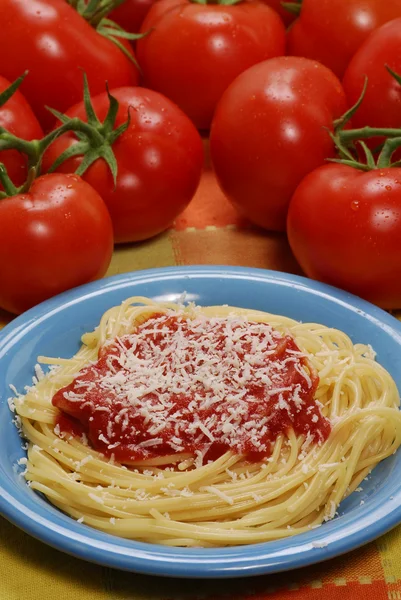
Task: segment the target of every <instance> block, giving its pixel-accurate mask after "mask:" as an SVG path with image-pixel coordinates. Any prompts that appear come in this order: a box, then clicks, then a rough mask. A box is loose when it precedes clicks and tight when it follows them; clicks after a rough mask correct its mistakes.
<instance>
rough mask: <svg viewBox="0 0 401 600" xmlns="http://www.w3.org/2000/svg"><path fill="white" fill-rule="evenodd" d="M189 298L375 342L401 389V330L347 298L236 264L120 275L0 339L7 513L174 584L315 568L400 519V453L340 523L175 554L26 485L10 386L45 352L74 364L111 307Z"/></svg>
mask: <svg viewBox="0 0 401 600" xmlns="http://www.w3.org/2000/svg"><path fill="white" fill-rule="evenodd" d="M184 291H186V292H187V297H188V299H190V300H193V301H195V302H197V303H199V304H203V305H208V304H231V305H235V306H242V307H247V308H254V309H260V310H264V311H268V312H273V313H278V314H282V315H286V316H288V317H292V318H294V319H297V320H300V321H314V322H318V323H324V324H325V325H328V326H332V327H337V328H339V329H342V330H344V331H345V332H346V333H347V334H348V335H350V336H351V338H352V339H353V340H354V342H362V343H370V344H371V345H372V346H373V347H374V349H375V350H376V352H377V359H378V361H379V362H380V363H381V364H382V365H383V366H384V367H385V368H386V369H388V371H390V373H391V375H392V376H393V377H394V379H395V381H396V383H397V386H398V389H399V390H401V323H399V322H398V321H397V320H396V319H394V318H393V317H391V316H390V315H388V314H387V313H385V312H384V311H382V310H380V309H378V308H376V307H374V306H372V305H371V304H369V303H367V302H364V301H363V300H360V299H359V298H356V297H355V296H352V295H350V294H347V293H346V292H342V291H340V290H337V289H335V288H332V287H329V286H327V285H323V284H320V283H316V282H312V281H310V280H308V279H305V278H303V277H297V276H293V275H287V274H283V273H278V272H270V271H263V270H259V269H245V268H235V267H188V268H187V267H178V268H168V269H157V270H149V271H141V272H135V273H129V274H125V275H119V276H116V277H111V278H109V279H104V280H101V281H98V282H95V283H91V284H89V285H85V286H82V287H80V288H77V289H74V290H71V291H69V292H66V293H64V294H62V295H61V296H58V297H56V298H52V299H51V300H48V301H47V302H44V303H43V304H41V305H39V306H37V307H35V308H33V309H31V310H29V311H28V312H26V313H25V314H23V315H21V316H20V317H18V318H17V319H16V320H14V321H13V322H12V323H11V324H9V325H8V326H7V327H5V329H4V330H3V332H2V333H1V335H0V361H1V362H0V364H1V367H2V377H1V382H0V399H1V400H0V512H1V514H3V515H4V516H5V517H6V518H7V519H9V520H10V521H11V522H12V523H14V524H15V525H17V526H18V527H20V528H22V529H23V530H25V531H26V532H27V533H29V534H31V535H33V536H34V537H36V538H38V539H40V540H42V541H43V542H45V543H47V544H50V545H51V546H53V547H55V548H58V549H59V550H62V551H64V552H68V553H70V554H72V555H74V556H77V557H79V558H83V559H85V560H88V561H92V562H95V563H99V564H102V565H107V566H110V567H115V568H119V569H125V570H128V571H135V572H139V573H147V574H155V575H166V576H172V577H173V576H174V577H210V578H212V577H237V576H238V577H239V576H241V577H243V576H249V575H259V574H262V573H274V572H277V571H283V570H287V569H293V568H297V567H302V566H305V565H310V564H313V563H316V562H319V561H322V560H326V559H328V558H331V557H334V556H337V555H339V554H342V553H344V552H348V551H349V550H352V549H354V548H356V547H358V546H361V545H362V544H365V543H366V542H369V541H370V540H373V539H374V538H376V537H378V536H380V535H382V534H383V533H384V532H386V531H388V530H389V529H391V528H392V527H394V526H395V525H397V524H398V523H399V522H400V521H401V452H398V453H397V454H395V455H394V456H391V457H390V458H389V459H387V460H385V461H384V462H383V463H381V464H380V465H379V466H378V467H377V468H376V469H375V470H374V471H373V473H372V474H371V476H370V477H369V479H368V481H364V482H363V492H361V493H354V494H352V495H351V496H350V497H349V498H348V499H347V500H346V501H344V502H343V503H342V505H341V507H340V508H341V510H340V516H339V517H338V518H336V519H335V520H333V521H331V522H329V523H325V524H324V525H323V526H322V527H320V528H318V529H315V530H312V531H310V532H308V533H304V534H300V535H297V536H295V537H292V538H288V539H286V540H280V541H274V542H268V543H263V544H255V545H252V546H237V547H234V548H221V549H179V548H178V549H177V548H164V547H162V546H157V545H152V544H146V543H141V542H134V541H129V540H125V539H121V538H117V537H113V536H111V535H108V534H105V533H102V532H100V531H96V530H94V529H91V528H89V527H87V526H86V525H84V524H79V523H77V522H76V521H74V520H73V519H71V518H69V517H67V516H66V515H64V514H62V513H61V512H60V511H58V510H57V509H56V508H54V507H52V506H51V505H50V504H48V503H47V502H46V500H45V499H44V498H42V497H41V496H40V495H38V494H36V493H34V492H33V491H32V490H31V489H30V488H29V487H28V486H27V485H26V483H25V480H24V479H23V477H22V476H21V474H20V471H21V468H22V467H18V466H17V461H18V459H19V458H21V457H22V456H24V451H23V450H22V449H21V440H20V438H19V436H18V434H17V431H16V429H15V427H14V425H13V424H12V416H11V414H10V412H9V409H8V405H7V398H8V397H9V396H10V395H11V394H10V391H9V387H8V386H9V384H10V383H12V384H14V385H15V386H16V387H17V389H19V390H22V389H23V387H24V385H27V384H29V383H30V382H31V378H32V375H33V366H34V364H35V362H36V358H37V356H38V355H39V354H42V355H43V354H44V355H47V356H63V357H69V356H71V355H72V354H74V352H75V351H76V350H78V348H79V345H80V336H81V335H82V333H83V332H84V331H88V330H91V329H92V328H93V327H94V326H95V325H96V324H97V323H98V321H99V319H100V317H101V315H102V314H103V313H104V311H105V310H106V309H108V308H109V307H111V306H113V305H116V304H119V303H120V302H121V301H122V300H124V299H125V298H127V297H129V296H133V295H141V296H149V297H151V298H154V299H157V300H164V301H166V300H172V301H174V300H176V299H177V298H178V296H179V295H180V294H181V293H182V292H184Z"/></svg>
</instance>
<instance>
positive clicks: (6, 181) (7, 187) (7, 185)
mask: <svg viewBox="0 0 401 600" xmlns="http://www.w3.org/2000/svg"><path fill="white" fill-rule="evenodd" d="M0 182H1V184H2V186H3V188H4V192H0V199H3V198H8V197H9V196H15V194H18V188H17V187H15V185H14V184H13V182H12V181H11V179H10V178H9V176H8V173H7V169H6V167H5V166H4V165H3V163H0Z"/></svg>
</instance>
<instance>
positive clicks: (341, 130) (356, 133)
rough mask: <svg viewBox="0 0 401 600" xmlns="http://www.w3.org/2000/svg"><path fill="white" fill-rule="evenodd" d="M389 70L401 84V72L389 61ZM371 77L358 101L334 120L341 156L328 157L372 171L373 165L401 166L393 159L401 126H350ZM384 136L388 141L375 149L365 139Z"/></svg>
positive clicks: (400, 137)
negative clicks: (359, 150) (397, 71)
mask: <svg viewBox="0 0 401 600" xmlns="http://www.w3.org/2000/svg"><path fill="white" fill-rule="evenodd" d="M386 69H387V71H388V72H389V73H390V75H392V76H393V77H394V79H396V81H397V82H398V83H399V84H400V85H401V76H400V75H398V74H397V73H395V72H394V71H393V70H392V69H390V67H388V66H387V65H386ZM367 86H368V80H367V78H366V79H365V83H364V86H363V90H362V93H361V95H360V97H359V99H358V100H357V102H356V103H355V104H354V106H352V107H351V108H350V109H349V110H348V111H347V112H346V113H345V114H344V115H343V116H342V117H340V118H339V119H337V120H336V121H335V122H334V132H331V131H329V135H330V136H331V138H332V140H333V142H334V144H335V146H336V148H337V150H338V152H339V158H333V159H328V160H329V161H330V162H337V163H340V164H344V165H348V166H350V167H354V168H355V169H359V170H361V171H371V170H373V169H384V168H389V167H399V166H401V161H400V160H397V161H394V162H392V157H393V154H394V153H395V151H396V150H398V148H400V147H401V129H394V128H386V127H369V126H368V125H366V126H365V127H360V128H358V129H346V126H347V125H348V123H349V122H350V121H351V119H352V117H353V115H354V114H355V113H356V112H357V110H358V109H359V107H360V105H361V104H362V102H363V99H364V97H365V94H366V89H367ZM377 137H381V138H384V141H383V142H382V143H381V144H380V145H379V146H377V148H374V150H373V151H372V150H371V149H370V148H369V147H368V146H367V144H366V143H365V141H364V140H365V139H371V138H377ZM357 144H358V145H359V147H360V148H361V149H362V150H363V153H364V158H365V161H362V160H359V158H358V149H357Z"/></svg>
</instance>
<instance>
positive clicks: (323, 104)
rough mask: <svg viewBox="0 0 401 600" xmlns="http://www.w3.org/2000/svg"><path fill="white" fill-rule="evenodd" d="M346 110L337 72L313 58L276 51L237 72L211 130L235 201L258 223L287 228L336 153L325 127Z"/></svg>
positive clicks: (219, 171)
mask: <svg viewBox="0 0 401 600" xmlns="http://www.w3.org/2000/svg"><path fill="white" fill-rule="evenodd" d="M345 110H346V103H345V94H344V91H343V89H342V87H341V84H340V82H339V81H338V79H337V77H335V75H333V73H332V72H331V71H329V69H327V68H326V67H324V66H323V65H320V64H319V63H317V62H315V61H311V60H308V59H306V58H296V57H295V58H294V57H281V58H274V59H271V60H267V61H265V62H263V63H260V64H259V65H255V66H254V67H251V68H250V69H248V70H247V71H245V73H242V75H240V76H239V77H237V79H236V80H235V81H234V83H232V84H231V85H230V87H229V88H228V89H227V91H226V92H225V94H224V95H223V97H222V99H221V101H220V102H219V104H218V106H217V110H216V114H215V117H214V119H213V124H212V129H211V137H210V150H211V157H212V162H213V165H214V169H215V172H216V175H217V179H218V181H219V183H220V185H221V187H222V189H223V191H224V192H225V193H226V195H227V196H228V198H229V199H230V200H231V202H232V203H233V204H234V206H236V207H237V208H238V210H239V211H240V212H241V213H242V214H244V215H245V216H246V217H247V218H248V219H249V220H251V221H252V222H254V223H256V224H257V225H260V226H261V227H265V228H266V229H273V230H278V231H284V230H285V221H286V215H287V207H288V204H289V201H290V199H291V196H292V194H293V193H294V191H295V189H296V187H297V185H298V184H299V182H300V181H301V179H302V178H303V177H304V176H305V175H306V174H307V173H309V172H310V171H312V170H313V169H315V168H316V167H318V166H320V165H321V164H323V163H324V161H325V159H326V158H330V157H332V156H334V155H335V149H334V145H333V142H332V141H331V139H330V136H329V135H328V132H327V131H326V129H325V128H330V129H332V128H333V119H336V118H338V117H340V116H341V114H342V113H343V112H344V111H345Z"/></svg>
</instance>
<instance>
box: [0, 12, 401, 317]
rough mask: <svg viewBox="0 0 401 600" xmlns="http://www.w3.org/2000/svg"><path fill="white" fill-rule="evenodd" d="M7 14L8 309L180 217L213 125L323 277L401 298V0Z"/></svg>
mask: <svg viewBox="0 0 401 600" xmlns="http://www.w3.org/2000/svg"><path fill="white" fill-rule="evenodd" d="M0 21H1V23H2V35H1V36H0V57H2V59H0V76H1V77H0V163H1V164H0V198H1V199H0V307H2V308H5V309H6V310H9V311H12V312H14V313H19V312H22V311H24V310H26V309H27V308H29V307H30V306H32V305H34V304H36V303H38V302H40V301H42V300H44V299H46V298H48V297H50V296H52V295H54V294H57V293H59V292H61V291H64V290H66V289H68V288H70V287H74V286H76V285H80V284H82V283H85V282H88V281H91V280H93V279H95V278H98V277H101V276H102V275H104V274H105V272H106V270H107V268H108V265H109V263H110V259H111V255H112V250H113V244H114V243H127V242H136V241H140V240H144V239H147V238H149V237H152V236H154V235H157V234H158V233H160V232H161V231H163V230H165V229H166V228H168V227H169V226H170V225H171V223H172V222H173V221H174V219H175V218H176V217H177V216H178V214H179V213H180V212H181V211H182V210H183V209H184V208H185V207H186V206H187V205H188V203H189V202H190V201H191V199H192V197H193V195H194V193H195V191H196V189H197V186H198V183H199V179H200V176H201V172H202V167H203V145H202V138H201V134H202V135H203V136H205V135H207V136H208V137H209V139H210V152H211V157H212V163H213V167H214V170H215V173H216V176H217V180H218V182H219V184H220V186H221V187H222V189H223V190H224V192H225V194H226V195H227V197H228V198H229V200H230V201H231V202H232V203H233V204H234V205H235V206H236V207H237V208H238V210H239V211H240V212H241V213H243V214H244V215H245V216H246V217H247V218H248V219H249V220H250V221H252V222H253V223H255V224H256V225H258V226H261V227H263V228H265V229H267V230H273V231H286V232H287V235H288V238H289V241H290V245H291V247H292V249H293V252H294V254H295V256H296V258H297V259H298V261H299V263H300V265H301V267H302V268H303V270H304V271H305V273H306V274H307V275H309V276H310V277H313V278H317V279H320V280H323V281H326V282H328V283H332V284H334V285H337V286H340V287H343V288H345V289H347V290H350V291H353V292H355V293H357V294H359V295H361V296H363V297H365V298H368V299H369V300H372V301H373V302H376V303H378V304H380V305H381V306H383V307H385V308H394V307H400V306H401V252H398V247H399V243H400V242H399V240H401V170H400V166H399V165H401V163H399V160H400V157H401V151H399V147H401V128H400V127H401V83H400V82H401V79H400V76H399V74H400V73H401V0H386V1H384V0H294V1H292V2H281V0H217V2H216V1H211V2H210V3H208V1H207V0H29V1H27V0H0ZM361 93H363V96H361ZM351 107H353V108H351ZM364 140H365V141H364ZM328 160H331V161H332V162H328Z"/></svg>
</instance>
